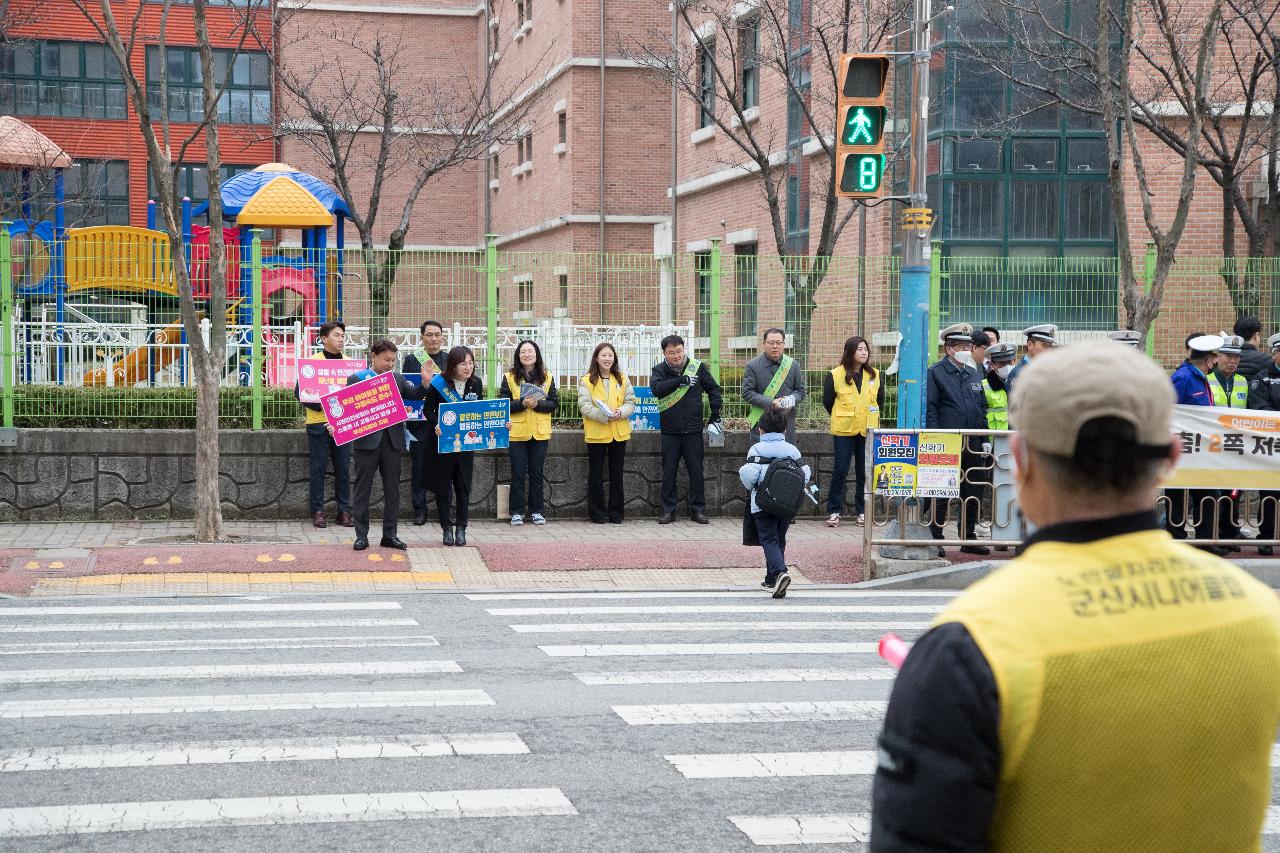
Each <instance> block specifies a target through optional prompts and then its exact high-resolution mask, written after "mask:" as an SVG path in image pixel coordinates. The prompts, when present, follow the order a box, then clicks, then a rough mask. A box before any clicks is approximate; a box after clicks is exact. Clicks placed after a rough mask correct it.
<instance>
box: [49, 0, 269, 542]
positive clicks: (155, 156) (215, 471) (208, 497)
mask: <svg viewBox="0 0 1280 853" xmlns="http://www.w3.org/2000/svg"><path fill="white" fill-rule="evenodd" d="M73 2H74V3H75V6H76V8H77V9H78V10H79V11H80V13H81V14H82V15H83V16H84V18H85V19H86V20H87V21H89V23H90V24H92V25H93V27H94V28H95V29H96V30H97V32H98V35H99V36H100V37H101V38H102V40H103V41H104V42H105V43H106V44H107V47H108V48H109V49H110V50H111V53H112V55H113V56H114V57H115V60H116V63H117V64H118V65H119V67H120V73H121V75H122V76H123V78H124V83H125V90H126V91H127V92H128V95H129V102H130V104H131V105H132V107H133V111H134V114H135V115H136V116H137V120H138V125H139V127H140V129H141V131H142V137H143V141H144V142H145V143H146V146H147V166H148V170H149V172H150V176H151V179H152V182H153V183H154V185H155V190H156V196H157V198H156V208H157V214H158V216H157V218H158V220H159V222H160V225H161V228H162V229H163V231H164V232H165V234H166V235H168V237H169V251H170V255H171V257H172V261H173V263H172V267H173V276H174V280H175V283H176V285H177V291H178V303H179V307H180V310H181V314H182V325H183V329H184V330H185V332H186V337H187V346H188V350H189V353H190V357H191V373H192V377H193V380H194V385H195V391H196V447H195V457H196V468H195V482H196V486H195V489H196V493H195V516H196V518H195V522H196V530H195V538H196V540H197V541H200V542H215V541H217V540H219V539H222V538H223V527H222V501H221V492H220V488H219V479H218V475H219V466H218V457H219V448H218V386H219V384H220V381H221V378H222V362H223V359H224V358H225V353H226V320H225V304H224V303H225V298H226V275H227V265H226V252H225V247H224V245H223V240H222V226H223V223H222V204H221V199H220V197H219V174H220V172H221V166H222V161H221V155H220V151H219V142H218V100H219V97H220V96H221V94H222V93H223V92H224V91H225V89H226V87H227V85H228V83H229V82H230V75H231V71H232V65H233V63H231V62H228V63H227V67H226V74H225V75H224V77H223V78H222V79H218V78H217V77H216V75H215V69H214V62H213V50H212V48H211V46H210V37H209V26H208V20H207V17H206V9H207V2H208V0H193V13H194V23H195V35H196V44H197V50H198V52H199V56H200V66H201V70H202V74H201V77H202V80H203V83H202V92H203V96H204V118H203V121H201V122H199V123H197V124H196V125H195V126H194V127H192V128H191V130H190V131H188V132H186V134H185V135H184V136H182V137H181V138H180V139H178V140H177V141H176V144H175V140H174V133H173V128H172V127H171V125H170V122H169V114H168V103H169V96H168V86H169V83H168V73H167V72H168V68H167V62H166V60H165V50H166V46H167V35H166V34H167V26H168V19H169V13H170V9H171V4H172V0H165V3H164V6H163V9H162V10H161V35H160V39H159V43H158V54H159V55H158V60H159V62H158V64H159V67H158V68H157V69H156V72H155V73H154V74H153V75H152V78H153V79H152V81H151V85H153V86H155V85H158V86H159V87H160V94H161V97H160V98H159V100H158V102H159V103H160V104H162V105H164V106H162V108H161V109H160V110H159V115H152V113H151V107H150V102H149V101H148V98H147V89H146V85H145V84H144V82H143V81H142V80H141V79H139V77H138V75H137V74H135V73H134V71H133V66H132V64H131V63H132V57H133V55H134V51H135V50H143V49H145V47H146V44H145V42H146V41H147V40H146V39H144V38H142V37H141V36H140V35H139V32H138V30H139V24H140V22H141V20H142V15H143V12H144V11H146V10H147V9H148V8H154V7H148V6H147V4H139V5H138V7H137V10H136V12H135V13H134V15H133V17H132V19H131V20H129V21H126V22H125V25H126V28H125V29H122V27H121V24H120V22H119V21H118V20H117V19H116V16H115V14H114V11H113V9H112V8H111V0H99V5H98V7H97V8H94V7H93V6H91V5H89V0H73ZM262 8H263V7H262V4H261V0H250V2H249V5H248V6H247V7H242V8H241V10H240V11H241V12H242V13H243V17H242V18H241V20H240V23H239V25H238V29H239V31H240V32H239V39H240V41H239V47H238V48H237V50H238V49H239V48H242V47H243V46H244V44H245V41H246V40H247V39H248V37H249V33H250V31H251V29H252V22H253V20H254V13H255V12H256V11H258V10H260V9H262ZM157 78H158V79H157ZM200 141H203V143H204V146H205V151H206V154H205V161H206V165H207V167H208V170H209V226H210V228H209V308H208V319H209V324H210V330H209V337H208V341H207V342H206V340H205V338H204V335H203V334H202V331H201V328H200V320H201V314H200V312H199V311H198V309H197V307H196V302H195V297H194V294H193V291H192V288H191V273H190V270H189V268H188V266H187V259H186V256H185V252H184V249H183V244H182V203H181V198H180V197H179V194H178V190H177V181H178V170H179V169H180V167H181V165H182V163H183V162H184V160H185V155H186V153H187V151H188V150H189V149H190V148H191V147H192V146H193V145H195V144H197V143H198V142H200Z"/></svg>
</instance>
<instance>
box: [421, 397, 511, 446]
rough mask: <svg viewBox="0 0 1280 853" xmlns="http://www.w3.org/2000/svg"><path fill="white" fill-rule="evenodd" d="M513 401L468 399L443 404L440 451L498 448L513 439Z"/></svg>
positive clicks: (441, 406) (441, 405)
mask: <svg viewBox="0 0 1280 853" xmlns="http://www.w3.org/2000/svg"><path fill="white" fill-rule="evenodd" d="M510 420H511V401H510V400H508V399H507V398H505V397H503V398H500V399H497V400H468V401H466V402H463V403H441V404H440V419H439V423H440V438H439V442H438V445H437V447H438V449H439V452H440V453H464V452H466V451H470V450H499V449H501V448H504V447H506V446H507V445H508V444H509V443H510V439H511V431H510V430H509V429H507V423H508V422H509V421H510Z"/></svg>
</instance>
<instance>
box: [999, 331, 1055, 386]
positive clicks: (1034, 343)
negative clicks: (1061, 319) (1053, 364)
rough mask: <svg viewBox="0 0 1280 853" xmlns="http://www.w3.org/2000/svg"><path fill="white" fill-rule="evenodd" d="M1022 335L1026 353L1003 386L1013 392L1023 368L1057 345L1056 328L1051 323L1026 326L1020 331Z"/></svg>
mask: <svg viewBox="0 0 1280 853" xmlns="http://www.w3.org/2000/svg"><path fill="white" fill-rule="evenodd" d="M1022 334H1024V335H1026V336H1027V353H1026V355H1024V356H1023V357H1022V361H1020V362H1019V363H1018V366H1017V367H1015V368H1014V369H1013V372H1012V373H1010V374H1009V381H1008V382H1006V383H1005V384H1006V385H1008V386H1009V390H1010V391H1012V390H1013V384H1014V383H1015V382H1017V381H1018V374H1020V373H1021V372H1022V370H1023V368H1025V367H1026V366H1027V365H1028V364H1030V363H1031V362H1032V361H1034V360H1035V359H1037V358H1039V357H1040V356H1042V355H1044V354H1045V353H1047V352H1048V351H1049V350H1051V349H1053V348H1054V347H1056V346H1057V345H1058V327H1057V326H1055V325H1053V324H1052V323H1041V324H1039V325H1038V326H1028V327H1027V328H1025V329H1023V330H1022Z"/></svg>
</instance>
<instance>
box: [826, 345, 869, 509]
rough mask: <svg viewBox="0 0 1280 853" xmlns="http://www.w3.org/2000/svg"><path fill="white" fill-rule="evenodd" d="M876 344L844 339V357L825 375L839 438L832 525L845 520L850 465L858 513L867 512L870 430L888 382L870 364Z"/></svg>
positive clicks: (828, 406) (834, 433)
mask: <svg viewBox="0 0 1280 853" xmlns="http://www.w3.org/2000/svg"><path fill="white" fill-rule="evenodd" d="M870 361H871V346H870V344H868V343H867V342H866V340H865V339H864V338H860V337H858V336H857V335H854V336H853V337H851V338H849V340H847V341H845V342H844V355H843V356H842V357H841V358H840V363H839V364H838V365H836V366H835V367H833V368H831V372H830V373H828V374H827V375H826V376H825V377H824V378H823V380H822V405H823V406H824V407H825V408H826V410H827V411H828V412H829V413H830V414H831V438H832V441H833V443H834V444H835V455H836V461H835V468H834V470H833V471H832V472H831V487H830V491H828V492H827V527H836V526H838V525H839V524H840V513H841V512H842V511H843V510H844V491H845V482H846V480H847V479H848V477H849V466H850V464H851V463H855V464H856V465H857V467H856V468H855V469H854V483H855V489H854V495H853V507H854V513H855V514H857V516H858V524H862V523H863V520H864V517H863V514H864V513H865V512H866V507H865V505H864V499H863V495H864V494H865V493H866V491H867V464H866V456H867V430H868V429H875V428H877V427H879V426H880V408H881V407H882V406H883V405H884V386H883V385H882V384H880V373H879V372H878V371H877V370H876V369H875V368H874V367H872V366H871V364H870Z"/></svg>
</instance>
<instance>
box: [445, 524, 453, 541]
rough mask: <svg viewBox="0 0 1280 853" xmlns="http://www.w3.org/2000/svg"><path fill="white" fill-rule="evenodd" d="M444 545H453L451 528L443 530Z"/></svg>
mask: <svg viewBox="0 0 1280 853" xmlns="http://www.w3.org/2000/svg"><path fill="white" fill-rule="evenodd" d="M444 544H446V545H452V544H453V528H452V527H446V528H445V529H444Z"/></svg>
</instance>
